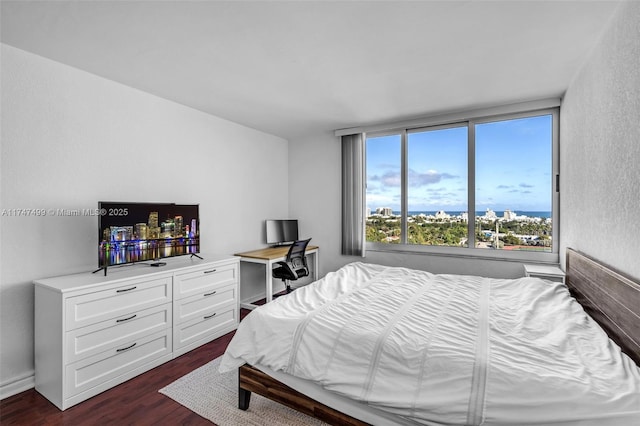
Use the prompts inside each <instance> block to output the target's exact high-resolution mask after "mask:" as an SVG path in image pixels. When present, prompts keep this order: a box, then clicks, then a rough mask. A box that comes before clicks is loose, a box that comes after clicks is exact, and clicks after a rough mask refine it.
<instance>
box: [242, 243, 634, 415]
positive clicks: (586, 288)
mask: <svg viewBox="0 0 640 426" xmlns="http://www.w3.org/2000/svg"><path fill="white" fill-rule="evenodd" d="M565 281H566V284H567V287H568V288H569V291H570V292H571V294H572V295H573V297H574V298H575V299H576V300H577V301H578V302H579V303H580V304H581V305H582V306H583V307H584V310H585V311H586V312H587V313H588V314H589V315H590V316H591V317H592V318H593V319H594V320H595V321H596V322H597V323H598V324H600V326H601V327H602V328H603V329H604V330H605V331H606V332H607V334H608V335H609V337H610V338H611V340H613V341H614V342H616V344H618V346H620V348H621V349H622V351H623V352H625V353H626V354H627V355H628V356H629V357H630V358H631V359H632V360H633V361H635V363H636V364H637V365H638V366H640V283H638V281H635V280H632V279H631V278H629V277H626V276H624V275H623V274H621V273H619V272H617V271H615V270H614V269H612V268H610V267H608V266H606V265H604V264H602V263H601V262H598V261H596V260H594V259H593V258H591V257H589V256H587V255H585V254H583V253H580V252H578V251H575V250H573V249H570V248H568V249H567V253H566V279H565ZM238 374H239V385H238V407H239V408H240V409H242V410H246V409H247V408H249V401H250V398H251V392H255V393H257V394H259V395H262V396H264V397H266V398H269V399H271V400H273V401H276V402H279V403H281V404H284V405H286V406H288V407H291V408H293V409H295V410H297V411H300V412H302V413H305V414H307V415H309V416H311V417H315V418H317V419H320V420H322V421H324V422H326V423H329V424H334V425H358V426H362V425H366V423H364V422H362V421H360V420H358V419H355V418H353V417H350V416H348V415H346V414H344V413H341V412H339V411H336V410H334V409H333V408H330V407H327V406H326V405H323V404H321V403H319V402H317V401H315V400H313V399H311V398H309V397H307V396H305V395H303V394H301V393H300V392H297V391H296V390H294V389H291V388H290V387H288V386H286V385H284V384H282V383H281V382H279V381H278V380H276V379H274V378H272V377H271V376H269V375H267V374H265V373H263V372H262V371H260V370H258V369H255V368H253V367H251V366H249V365H246V364H245V365H243V366H242V367H240V368H239V370H238Z"/></svg>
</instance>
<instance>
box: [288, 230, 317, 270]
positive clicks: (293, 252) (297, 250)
mask: <svg viewBox="0 0 640 426" xmlns="http://www.w3.org/2000/svg"><path fill="white" fill-rule="evenodd" d="M309 241H311V238H309V239H307V240H298V241H294V242H293V244H291V246H290V247H289V252H288V253H287V259H286V262H287V263H288V264H289V265H290V266H291V267H292V269H294V270H296V269H307V258H306V256H305V251H306V250H307V246H308V245H309ZM307 274H308V270H307Z"/></svg>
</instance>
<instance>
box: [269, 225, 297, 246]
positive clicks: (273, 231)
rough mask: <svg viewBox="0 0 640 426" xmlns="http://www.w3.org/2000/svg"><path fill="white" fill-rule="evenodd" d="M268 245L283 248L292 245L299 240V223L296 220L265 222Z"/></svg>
mask: <svg viewBox="0 0 640 426" xmlns="http://www.w3.org/2000/svg"><path fill="white" fill-rule="evenodd" d="M265 231H266V237H267V244H271V245H274V246H281V245H286V244H291V243H292V242H294V241H296V240H297V239H298V221H297V220H296V219H267V220H265Z"/></svg>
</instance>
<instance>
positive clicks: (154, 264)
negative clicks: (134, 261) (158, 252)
mask: <svg viewBox="0 0 640 426" xmlns="http://www.w3.org/2000/svg"><path fill="white" fill-rule="evenodd" d="M166 264H167V262H153V263H150V264H149V266H164V265H166Z"/></svg>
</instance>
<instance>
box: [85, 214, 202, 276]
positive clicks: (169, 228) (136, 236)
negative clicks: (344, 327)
mask: <svg viewBox="0 0 640 426" xmlns="http://www.w3.org/2000/svg"><path fill="white" fill-rule="evenodd" d="M98 208H99V209H100V216H99V217H100V219H99V221H100V223H99V230H98V241H99V256H98V257H99V267H100V268H104V267H107V266H113V265H120V264H124V263H132V262H142V261H148V260H157V259H161V258H165V257H173V256H181V255H185V254H195V253H198V252H199V251H200V219H199V215H198V211H199V205H198V204H174V203H125V202H104V201H101V202H100V203H98Z"/></svg>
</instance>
